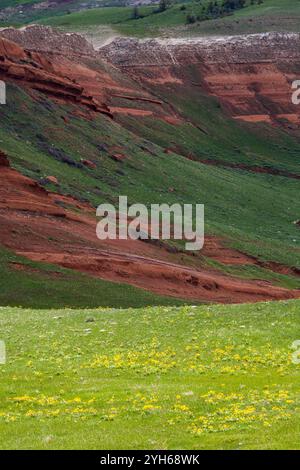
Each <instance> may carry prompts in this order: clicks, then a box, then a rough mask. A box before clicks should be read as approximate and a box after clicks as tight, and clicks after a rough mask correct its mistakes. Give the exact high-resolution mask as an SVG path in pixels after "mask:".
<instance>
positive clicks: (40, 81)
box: [0, 38, 111, 116]
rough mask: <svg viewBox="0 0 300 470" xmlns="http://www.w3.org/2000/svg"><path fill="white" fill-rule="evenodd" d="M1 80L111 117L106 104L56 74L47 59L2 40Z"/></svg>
mask: <svg viewBox="0 0 300 470" xmlns="http://www.w3.org/2000/svg"><path fill="white" fill-rule="evenodd" d="M0 79H1V80H4V81H8V82H9V81H13V82H17V83H19V84H22V85H23V86H25V87H26V86H27V87H30V88H33V89H35V90H39V91H42V92H44V93H46V94H47V95H49V96H52V97H55V98H58V99H61V100H63V101H65V102H71V103H77V104H82V105H84V106H86V107H88V108H89V109H90V110H92V111H95V112H100V113H104V114H107V115H109V116H111V113H110V112H109V109H108V107H107V106H106V105H105V103H101V102H99V101H96V100H95V99H94V97H93V96H91V95H90V94H88V93H86V90H85V89H84V87H83V86H81V85H80V84H76V83H75V81H74V80H72V79H69V78H67V77H66V76H64V74H59V73H57V71H56V70H55V68H54V67H53V63H52V62H50V61H49V60H48V59H47V58H46V57H44V56H42V55H41V54H40V53H35V52H31V51H27V50H25V49H23V47H21V46H19V45H17V44H16V43H14V42H12V41H10V40H8V39H4V38H0Z"/></svg>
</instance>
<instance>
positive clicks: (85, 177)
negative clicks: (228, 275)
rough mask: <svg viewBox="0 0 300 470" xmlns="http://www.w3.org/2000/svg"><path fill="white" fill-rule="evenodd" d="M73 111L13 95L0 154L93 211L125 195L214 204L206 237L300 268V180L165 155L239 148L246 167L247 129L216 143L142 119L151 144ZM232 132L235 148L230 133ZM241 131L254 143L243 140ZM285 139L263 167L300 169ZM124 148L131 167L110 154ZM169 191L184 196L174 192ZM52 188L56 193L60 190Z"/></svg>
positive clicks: (4, 112)
mask: <svg viewBox="0 0 300 470" xmlns="http://www.w3.org/2000/svg"><path fill="white" fill-rule="evenodd" d="M206 109H207V107H206ZM16 110H17V112H16ZM72 111H73V109H72V107H66V106H59V105H57V104H54V103H53V102H51V101H48V100H46V101H45V97H44V95H43V96H42V95H41V96H40V98H39V99H38V100H32V99H31V98H30V97H29V96H28V95H27V94H25V93H24V92H23V91H21V90H20V89H18V88H16V87H14V86H13V87H10V88H9V100H8V105H7V106H6V107H2V108H1V116H2V117H1V122H2V126H1V130H0V138H1V141H2V143H1V148H2V149H3V150H5V151H6V152H7V153H8V154H9V155H10V157H11V163H12V165H13V166H14V167H15V168H16V169H18V170H20V171H21V172H23V173H24V174H26V175H27V176H30V177H31V178H33V179H35V180H37V181H40V180H42V179H43V178H44V177H45V176H49V175H52V176H55V177H57V178H58V181H59V190H60V191H61V192H62V193H64V194H71V195H72V196H75V197H77V198H79V199H84V200H86V201H89V202H90V203H91V204H93V205H94V206H97V205H98V204H99V203H101V202H103V201H112V202H114V201H116V199H117V195H119V194H126V195H128V199H129V202H142V203H145V204H150V203H156V202H167V203H170V204H171V203H174V202H180V203H205V205H206V224H207V225H206V227H207V228H206V230H207V233H215V234H219V235H221V236H223V237H225V238H228V239H229V240H232V243H234V244H235V246H237V247H239V248H240V249H242V250H244V251H245V252H249V253H252V254H254V255H256V256H259V257H260V258H261V259H267V260H273V261H278V262H281V263H283V264H287V265H290V266H296V265H297V264H298V263H299V248H297V246H298V244H297V240H298V239H299V228H298V227H297V226H296V225H295V224H294V223H293V222H294V221H295V220H297V219H298V218H299V204H298V198H297V194H298V188H299V184H298V181H297V180H295V179H290V178H283V177H280V176H276V177H275V176H272V175H265V174H255V173H248V172H245V171H240V170H233V169H224V168H219V167H214V166H211V165H202V164H200V163H197V162H193V161H190V160H187V159H186V158H183V157H182V156H179V155H176V154H168V153H165V152H164V148H165V147H164V145H165V144H167V143H170V142H173V143H175V144H176V143H177V142H178V144H179V145H183V143H184V142H186V144H187V145H190V146H191V147H193V148H194V150H195V151H196V148H198V149H201V154H202V155H203V154H204V155H205V153H206V156H207V155H212V149H213V150H214V155H216V154H217V156H220V157H221V158H222V159H224V158H226V154H228V155H229V154H230V153H232V154H233V155H234V152H233V148H236V147H237V146H238V145H239V144H241V149H242V150H241V153H239V154H238V153H236V157H235V158H238V157H239V159H240V161H241V160H242V159H243V158H245V159H247V156H246V155H245V157H243V146H245V147H247V148H248V149H249V151H252V152H253V149H252V150H250V149H251V131H250V132H249V131H247V129H248V128H246V127H245V128H244V126H243V125H242V126H241V128H240V127H239V126H240V125H237V124H236V123H233V124H232V126H233V128H231V124H229V126H228V130H227V131H226V127H225V123H224V131H223V132H224V134H223V135H224V139H223V140H222V139H221V138H220V136H219V134H218V132H216V135H215V137H214V132H213V131H212V134H211V135H210V138H209V139H208V137H207V136H206V134H203V133H202V132H201V131H198V132H197V130H195V128H194V127H193V126H192V125H189V124H184V125H183V126H181V127H178V126H172V125H168V124H163V123H160V125H159V127H158V126H157V124H156V123H155V122H154V121H153V120H151V119H148V118H147V119H145V120H140V122H139V130H138V133H139V134H144V137H146V140H145V138H141V137H139V136H137V135H135V134H133V133H131V132H129V131H128V130H126V128H125V127H121V126H120V125H119V124H118V123H114V122H113V121H111V120H110V119H109V118H106V117H104V116H101V115H100V116H99V117H98V118H97V119H95V120H94V121H88V120H85V119H82V118H80V117H76V116H74V114H73V113H72ZM32 116H34V119H32ZM62 117H63V118H64V119H62ZM65 121H67V124H66V122H65ZM217 122H218V121H216V125H217ZM24 123H25V124H24ZM136 124H137V122H136V121H135V120H134V119H132V118H128V119H127V120H126V126H127V127H128V128H129V129H130V128H132V130H134V129H135V132H136V129H137V125H136ZM235 126H237V127H235ZM213 128H214V126H211V127H210V129H213ZM147 129H149V130H148V131H147ZM150 129H151V130H150ZM216 129H218V128H217V127H216ZM220 129H221V128H220ZM231 129H233V130H232V132H233V135H235V136H236V137H235V138H236V142H235V141H234V140H233V138H230V134H228V133H229V132H231ZM238 129H241V130H242V131H243V132H245V134H244V135H243V134H242V135H240V134H239V133H238V132H237V130H238ZM259 129H260V127H259V128H258V132H259ZM162 130H163V131H164V134H162ZM226 132H227V136H228V135H229V138H226ZM280 135H281V134H280V132H279V133H278V134H277V133H275V134H274V140H275V141H274V152H272V151H271V150H270V149H272V140H271V139H270V140H269V141H268V142H267V143H266V144H264V143H263V140H261V142H260V144H259V145H260V146H261V148H259V150H260V152H259V153H258V154H257V159H260V160H261V161H263V158H264V157H266V156H267V155H270V157H269V158H270V159H272V165H276V166H278V167H279V168H286V169H289V170H295V168H296V162H295V160H294V157H293V152H296V150H297V149H298V145H299V144H298V143H297V139H293V138H292V137H289V136H288V135H287V134H284V133H283V134H282V136H283V137H282V139H283V140H282V141H281V140H280ZM166 136H167V137H166ZM150 139H151V140H152V142H156V144H155V143H152V142H150ZM218 139H219V140H218ZM246 139H248V140H246ZM277 139H279V142H280V145H281V146H285V145H287V142H288V145H289V148H290V149H291V150H290V155H291V157H290V158H288V157H286V156H285V159H283V158H282V155H283V153H284V151H285V150H284V149H282V154H280V153H277V152H276V150H275V149H276V142H277V143H278V140H277ZM286 140H287V141H286ZM167 141H168V142H167ZM217 142H218V143H217ZM256 142H257V141H255V145H258V144H256ZM159 145H161V146H159ZM277 145H278V144H277ZM116 147H117V148H121V149H122V152H123V153H125V155H126V156H127V159H126V160H125V161H123V162H122V163H120V162H116V161H114V160H112V159H111V158H110V156H109V154H110V149H111V148H116ZM216 148H218V153H217V152H216ZM55 150H57V152H55ZM59 151H60V152H63V154H59ZM204 152H205V153H204ZM59 155H64V156H65V155H67V156H68V157H69V160H70V161H69V163H64V162H63V161H62V160H63V159H62V158H59ZM82 157H84V158H87V159H90V160H92V161H94V162H96V164H97V168H96V169H95V170H92V169H89V168H82V166H81V167H80V165H79V167H78V166H76V163H77V164H79V163H80V160H81V158H82ZM227 158H229V157H227ZM294 165H295V167H294ZM170 187H172V188H174V189H175V191H174V192H170V191H169V188H170ZM48 188H49V189H54V190H57V188H55V186H51V184H50V185H49V184H48ZM216 188H217V191H216ZM233 240H234V242H233Z"/></svg>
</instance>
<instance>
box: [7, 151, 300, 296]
mask: <svg viewBox="0 0 300 470" xmlns="http://www.w3.org/2000/svg"><path fill="white" fill-rule="evenodd" d="M1 155H2V156H1ZM6 161H7V159H6V158H5V156H3V154H0V227H1V229H0V243H1V244H2V245H5V246H6V247H8V248H10V249H12V250H13V251H15V252H17V253H18V254H21V255H23V256H26V257H28V258H30V259H32V260H36V261H46V262H50V263H54V264H57V265H60V266H64V267H67V268H72V269H76V270H78V271H82V272H85V273H87V274H90V275H92V276H96V277H99V278H101V279H108V280H111V281H118V282H125V283H128V284H132V285H135V286H138V287H142V288H144V289H148V290H151V291H153V292H156V293H159V294H164V295H169V296H174V297H180V298H185V299H190V300H192V299H194V300H203V301H213V302H223V303H238V302H255V301H262V300H273V299H290V298H296V297H297V298H298V297H300V291H289V290H287V289H283V288H280V287H275V286H272V285H271V284H270V283H269V282H263V281H246V280H240V279H237V278H234V277H232V276H226V275H223V274H220V272H217V271H214V270H208V269H206V268H205V269H201V268H198V269H197V268H192V267H187V266H183V265H180V264H179V263H180V261H181V260H180V257H181V254H173V255H171V254H170V253H168V252H167V250H165V249H164V248H162V247H159V246H154V245H152V244H149V243H143V242H142V241H131V240H124V241H119V240H116V241H99V240H98V239H97V238H96V234H95V223H96V222H95V219H94V217H93V214H94V211H93V209H92V208H91V207H90V206H88V205H87V204H83V203H80V202H78V201H76V200H74V199H73V198H71V197H68V196H60V195H58V194H55V193H49V192H47V191H46V190H45V189H43V188H42V187H40V186H39V185H38V184H37V183H36V182H34V181H32V180H31V179H29V178H27V177H24V176H22V175H21V174H19V173H18V172H17V171H15V170H13V169H11V168H9V167H8V166H5V162H6ZM1 162H2V163H3V165H1ZM62 203H63V204H62ZM66 205H68V206H69V209H65V206H66ZM62 206H64V207H62ZM75 208H76V209H77V210H78V209H79V210H80V213H79V214H78V211H77V212H76V213H75V212H74V209H75ZM203 254H204V255H209V254H211V255H212V257H216V259H219V260H221V261H227V262H230V263H233V262H234V263H235V264H247V263H248V262H251V259H250V258H248V257H246V256H244V255H242V254H240V253H237V252H234V251H233V250H230V249H227V248H223V250H221V252H220V246H219V242H218V241H217V240H216V239H214V238H209V239H208V240H207V244H206V246H205V250H204V252H203Z"/></svg>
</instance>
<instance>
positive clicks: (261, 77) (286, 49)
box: [99, 33, 300, 125]
mask: <svg viewBox="0 0 300 470" xmlns="http://www.w3.org/2000/svg"><path fill="white" fill-rule="evenodd" d="M99 55H100V56H101V57H104V58H106V60H108V61H110V62H111V63H114V64H115V65H117V66H118V67H119V68H121V69H122V70H124V71H126V73H128V74H129V75H130V76H132V77H134V78H135V79H137V80H139V81H142V82H144V83H145V84H149V85H152V86H155V85H159V86H161V85H165V86H170V85H172V84H176V86H177V87H178V90H179V91H180V86H183V87H187V86H196V87H200V89H202V90H203V91H205V92H207V93H209V94H211V95H214V96H217V97H218V98H219V99H220V102H221V103H222V105H223V107H224V108H225V109H226V110H227V111H229V112H230V113H231V115H232V116H233V117H235V118H236V119H240V120H244V121H247V122H261V121H265V122H268V123H272V122H277V123H278V122H281V121H282V123H283V121H288V122H290V123H291V124H292V125H293V124H299V122H300V108H299V106H298V107H297V106H295V105H294V104H293V103H292V93H293V91H292V87H291V85H292V82H293V81H294V80H296V79H299V76H300V35H299V34H278V33H268V34H257V35H248V36H236V37H232V38H228V37H227V38H211V39H204V38H202V39H201V38H199V39H182V40H181V39H178V40H149V41H138V40H135V39H117V40H115V41H113V42H112V43H110V44H109V45H107V46H105V47H103V48H101V49H100V50H99Z"/></svg>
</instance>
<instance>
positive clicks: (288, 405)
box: [0, 301, 300, 449]
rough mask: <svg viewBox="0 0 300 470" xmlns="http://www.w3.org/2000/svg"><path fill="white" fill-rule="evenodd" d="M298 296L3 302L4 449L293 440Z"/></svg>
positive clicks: (276, 444)
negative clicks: (146, 303) (232, 300)
mask: <svg viewBox="0 0 300 470" xmlns="http://www.w3.org/2000/svg"><path fill="white" fill-rule="evenodd" d="M299 316H300V302H299V301H290V302H279V303H262V304H256V305H235V306H218V305H215V306H199V307H195V306H194V307H193V306H182V307H166V306H165V307H156V308H154V307H148V308H140V309H127V310H124V309H122V310H118V309H111V308H107V309H103V308H101V309H94V310H89V309H77V310H71V309H60V310H32V309H21V308H10V307H8V308H1V309H0V331H1V336H0V339H1V340H3V341H5V343H6V349H7V363H6V365H0V384H1V385H0V436H1V437H0V439H1V442H0V447H1V448H2V449H11V448H17V449H24V448H26V449H137V448H138V449H262V448H264V449H296V448H298V447H299V439H300V423H299V405H300V396H299V373H300V370H299V365H296V364H294V363H293V362H292V353H293V350H292V343H293V342H294V341H295V340H297V339H299V337H300V326H299V324H300V323H299Z"/></svg>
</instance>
